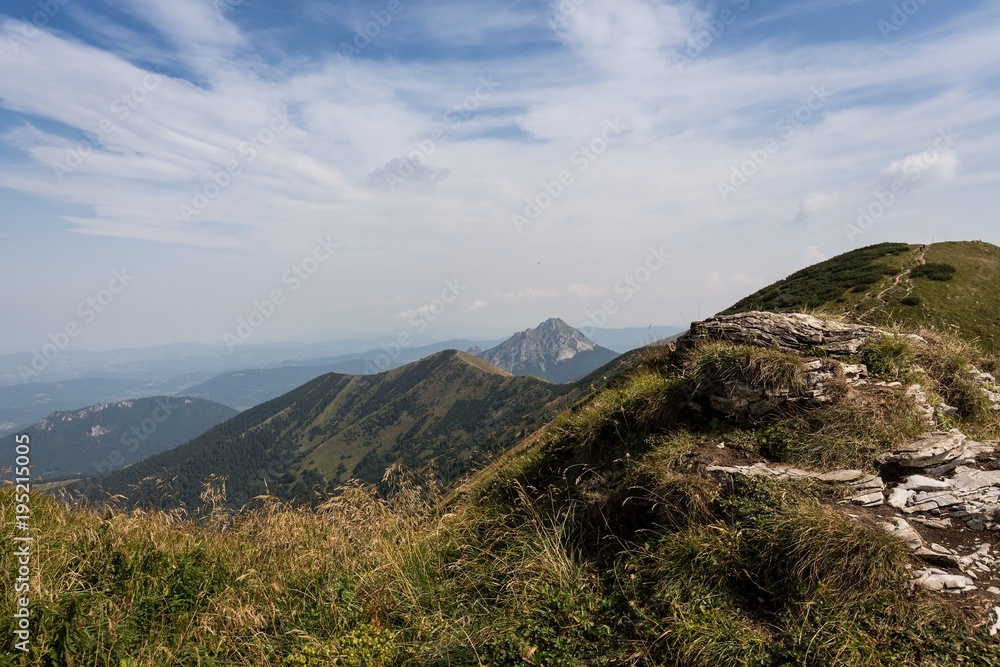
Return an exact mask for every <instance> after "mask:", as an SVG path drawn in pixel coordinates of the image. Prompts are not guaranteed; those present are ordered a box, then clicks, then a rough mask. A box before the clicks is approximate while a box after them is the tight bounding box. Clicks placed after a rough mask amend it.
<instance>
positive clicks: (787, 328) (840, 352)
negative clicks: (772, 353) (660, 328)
mask: <svg viewBox="0 0 1000 667" xmlns="http://www.w3.org/2000/svg"><path fill="white" fill-rule="evenodd" d="M885 335H888V334H886V333H885V332H883V331H882V330H880V329H878V328H876V327H871V326H865V325H860V324H846V323H841V322H833V321H829V320H821V319H819V318H818V317H813V316H812V315H804V314H802V313H766V312H760V311H752V312H748V313H740V314H738V315H722V316H719V317H713V318H711V319H708V320H705V321H703V322H695V323H693V324H692V325H691V331H690V332H689V333H688V334H687V335H686V336H684V337H682V338H681V339H680V340H678V348H679V349H685V348H688V347H690V346H693V345H695V344H697V343H698V342H700V341H702V340H727V341H731V342H733V343H736V344H743V345H757V346H761V347H777V348H779V349H781V350H784V351H786V352H798V353H809V352H810V351H815V350H822V351H823V352H826V353H827V354H830V355H832V356H835V357H837V356H840V357H843V356H849V355H852V354H857V353H858V351H859V350H860V349H861V347H862V345H864V344H865V342H867V341H868V340H870V339H872V338H877V337H881V336H885Z"/></svg>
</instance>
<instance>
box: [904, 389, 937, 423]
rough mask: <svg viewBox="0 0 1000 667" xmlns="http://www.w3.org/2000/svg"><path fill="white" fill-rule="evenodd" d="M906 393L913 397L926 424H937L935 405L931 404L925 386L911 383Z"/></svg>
mask: <svg viewBox="0 0 1000 667" xmlns="http://www.w3.org/2000/svg"><path fill="white" fill-rule="evenodd" d="M906 395H907V396H909V397H910V398H911V399H913V402H914V403H915V404H916V406H917V412H919V413H920V416H921V417H923V420H924V422H925V423H926V424H928V425H930V426H934V425H935V424H937V420H936V418H935V411H934V406H932V405H931V404H930V401H929V400H928V398H927V392H926V391H924V388H923V387H921V386H920V385H919V384H911V385H910V386H909V387H907V389H906Z"/></svg>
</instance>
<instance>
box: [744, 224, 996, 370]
mask: <svg viewBox="0 0 1000 667" xmlns="http://www.w3.org/2000/svg"><path fill="white" fill-rule="evenodd" d="M998 284H1000V248H998V247H997V246H994V245H992V244H989V243H983V242H982V241H964V242H950V243H936V244H933V245H929V246H926V250H925V252H923V253H921V251H920V246H915V245H911V246H907V245H905V244H901V243H882V244H879V245H875V246H870V247H867V248H861V249H859V250H854V251H851V252H848V253H845V254H843V255H840V256H838V257H834V258H832V259H829V260H827V261H825V262H820V263H819V264H816V265H814V266H810V267H808V268H805V269H803V270H801V271H798V272H797V273H795V274H793V275H791V276H789V277H788V278H785V279H784V280H780V281H778V282H776V283H774V284H773V285H770V286H768V287H765V288H764V289H762V290H760V291H758V292H756V293H755V294H752V295H750V296H749V297H747V298H745V299H743V300H742V301H740V302H739V303H737V304H736V305H734V306H733V307H732V308H729V309H728V310H726V311H725V314H730V313H737V312H744V311H746V310H770V311H774V312H792V311H798V310H811V311H816V312H817V313H818V314H824V315H833V316H838V317H846V318H848V319H856V320H860V321H864V322H868V323H870V324H876V325H881V326H891V325H900V326H903V327H907V328H910V329H916V328H921V327H924V328H932V329H935V330H938V331H948V332H957V333H959V334H960V335H962V336H963V337H964V338H966V339H967V340H974V341H976V342H977V343H978V344H979V346H980V347H981V348H982V349H983V350H984V351H986V352H988V353H990V354H996V353H997V350H998V348H1000V300H998V299H997V298H996V294H995V292H996V286H997V285H998Z"/></svg>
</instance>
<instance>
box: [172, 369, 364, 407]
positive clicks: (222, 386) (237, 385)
mask: <svg viewBox="0 0 1000 667" xmlns="http://www.w3.org/2000/svg"><path fill="white" fill-rule="evenodd" d="M334 366H335V367H336V369H339V370H337V371H336V372H341V373H355V374H359V375H360V374H361V373H363V372H364V371H365V362H364V361H361V360H357V361H346V362H342V363H340V364H334ZM331 372H335V369H334V368H330V367H329V366H284V367H281V368H260V369H252V370H245V371H233V372H232V373H225V374H223V375H219V376H217V377H214V378H212V379H211V380H208V381H206V382H202V383H201V384H199V385H197V386H195V387H191V388H190V389H186V390H185V391H184V395H185V396H192V397H196V398H204V399H208V400H212V401H216V402H218V403H222V404H223V405H227V406H229V407H231V408H234V409H236V410H246V409H248V408H252V407H253V406H255V405H260V404H261V403H266V402H267V401H269V400H271V399H272V398H277V397H278V396H281V395H282V394H285V393H288V392H289V391H291V390H293V389H295V388H296V387H299V386H302V385H304V384H305V383H306V382H309V381H310V380H314V379H316V378H318V377H319V376H321V375H326V374H327V373H331Z"/></svg>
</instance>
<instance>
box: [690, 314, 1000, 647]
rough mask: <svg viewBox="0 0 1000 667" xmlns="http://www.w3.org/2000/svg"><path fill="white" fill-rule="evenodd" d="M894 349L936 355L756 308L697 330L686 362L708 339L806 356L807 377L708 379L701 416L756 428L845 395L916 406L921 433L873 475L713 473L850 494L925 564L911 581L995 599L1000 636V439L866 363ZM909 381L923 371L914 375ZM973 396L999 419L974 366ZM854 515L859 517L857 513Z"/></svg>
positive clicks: (776, 467) (914, 342) (763, 465)
mask: <svg viewBox="0 0 1000 667" xmlns="http://www.w3.org/2000/svg"><path fill="white" fill-rule="evenodd" d="M873 341H883V342H884V341H889V343H888V344H889V345H890V346H898V347H896V349H900V350H904V349H908V348H910V347H914V348H917V349H920V348H924V349H927V350H930V349H931V348H932V347H933V345H934V341H932V340H929V339H928V338H925V337H924V336H922V335H916V334H898V333H894V332H890V331H886V330H883V329H879V328H877V327H873V326H868V325H863V324H851V323H844V322H837V321H832V320H823V319H820V318H817V317H813V316H811V315H805V314H799V313H788V314H785V313H781V314H779V313H768V312H756V311H754V312H748V313H741V314H735V315H724V316H719V317H715V318H711V319H709V320H706V321H703V322H695V323H694V324H693V325H692V327H691V330H690V332H689V333H688V334H686V335H685V336H683V337H682V338H680V339H679V340H678V341H677V342H676V343H675V345H674V351H675V353H678V354H681V355H684V354H686V353H690V351H692V350H695V349H697V348H698V347H699V346H703V345H705V344H706V343H713V342H725V343H727V344H732V345H744V346H755V347H762V348H767V349H773V350H780V351H782V352H786V353H794V354H797V355H801V356H802V357H803V358H804V359H803V363H802V365H801V367H800V369H799V372H798V373H797V374H795V375H789V376H787V377H785V378H783V379H781V380H779V381H777V382H775V381H754V379H749V380H748V379H747V377H746V376H745V375H744V376H742V377H740V378H734V377H726V376H724V375H716V376H714V377H713V376H711V375H710V376H709V379H708V380H707V381H705V382H703V383H702V384H701V386H699V387H698V389H697V390H696V392H695V394H694V395H692V396H691V405H690V407H693V408H694V409H695V410H697V411H703V410H709V411H712V412H717V413H721V414H723V415H725V416H726V417H727V418H729V419H735V420H737V421H745V422H753V421H754V420H759V419H761V418H762V417H764V416H765V415H767V414H769V413H772V412H774V411H776V410H778V409H781V408H784V407H788V406H789V405H790V404H797V405H798V406H799V407H801V408H803V409H808V408H810V407H817V406H821V405H825V404H830V403H832V402H834V401H836V400H839V399H840V398H842V397H843V395H844V394H845V393H846V392H850V391H860V390H875V391H879V392H883V393H885V392H891V393H894V394H896V395H898V396H900V397H905V398H906V399H907V400H908V401H910V402H912V408H913V409H914V411H915V414H917V415H918V416H919V419H920V420H921V421H922V424H923V427H924V430H923V432H922V433H920V434H919V435H918V436H917V437H916V438H913V439H911V440H909V441H907V442H904V443H902V444H899V445H897V446H895V447H893V448H892V449H890V450H888V451H883V452H880V453H879V454H878V455H877V456H876V458H875V461H874V467H875V469H874V470H860V469H833V470H809V469H805V468H801V467H795V466H790V465H780V464H777V463H774V462H770V461H755V462H749V461H747V462H743V463H742V464H740V465H733V464H725V463H716V464H713V465H708V466H707V467H706V468H705V471H706V472H707V473H708V474H709V475H710V476H712V477H714V478H716V479H718V480H722V481H724V480H733V479H738V478H747V477H764V478H769V479H772V480H779V481H794V480H809V481H811V482H813V483H818V484H826V485H832V486H835V487H839V488H841V489H842V492H841V493H842V497H843V499H842V501H841V503H842V504H844V505H847V506H852V505H853V506H855V507H856V509H855V510H852V511H854V512H859V511H867V512H869V513H870V518H873V519H874V520H876V521H878V523H879V524H880V525H881V526H883V527H884V529H885V530H886V531H888V532H889V533H891V534H893V535H895V536H897V537H899V538H900V539H902V540H903V541H905V543H906V544H907V546H908V547H909V548H910V549H911V551H912V553H913V555H914V557H915V559H917V561H920V562H922V563H923V565H922V566H919V567H918V566H914V567H913V568H912V572H911V574H912V581H911V583H912V585H913V586H920V587H923V588H926V589H929V590H931V591H936V592H942V593H951V594H973V593H978V594H980V595H981V596H982V599H984V600H985V601H986V604H987V606H988V607H989V608H988V610H987V611H988V615H989V618H990V621H991V622H992V623H993V624H994V625H993V626H992V628H991V634H992V635H994V636H995V635H996V634H997V633H998V632H1000V454H998V452H997V445H998V443H997V441H995V440H986V441H982V442H979V441H976V440H973V439H972V438H970V437H969V436H967V435H966V434H965V433H963V432H962V430H960V429H959V428H955V427H950V428H949V426H950V424H952V423H953V421H954V420H953V417H954V416H955V415H956V413H957V412H958V411H959V409H958V408H956V407H955V406H952V405H948V404H947V403H946V402H945V401H944V399H943V398H942V397H941V396H939V395H935V392H932V391H928V390H927V389H926V387H925V386H924V385H923V384H921V383H920V382H917V381H913V382H898V381H897V382H887V381H884V380H877V379H875V378H874V377H872V373H871V372H870V371H869V368H868V367H867V365H866V364H865V363H862V359H863V358H864V356H865V355H864V352H865V349H866V346H867V345H869V344H871V343H872V342H873ZM909 370H910V371H911V375H912V377H911V380H912V379H913V378H919V377H920V376H921V375H922V374H924V373H925V372H926V371H925V370H924V369H923V368H920V367H919V366H916V367H913V368H911V369H909ZM959 373H960V374H961V375H962V378H961V379H962V380H964V381H965V382H966V385H965V387H966V389H967V390H969V391H972V392H975V393H977V394H978V396H977V397H976V398H977V399H978V400H979V405H980V406H981V409H983V410H985V411H987V412H988V413H997V412H1000V389H998V382H997V379H996V378H995V377H994V376H993V375H992V374H991V373H988V372H986V371H984V370H981V369H980V368H978V367H976V366H974V365H971V366H968V367H966V368H964V369H960V370H959ZM852 516H856V514H852Z"/></svg>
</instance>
